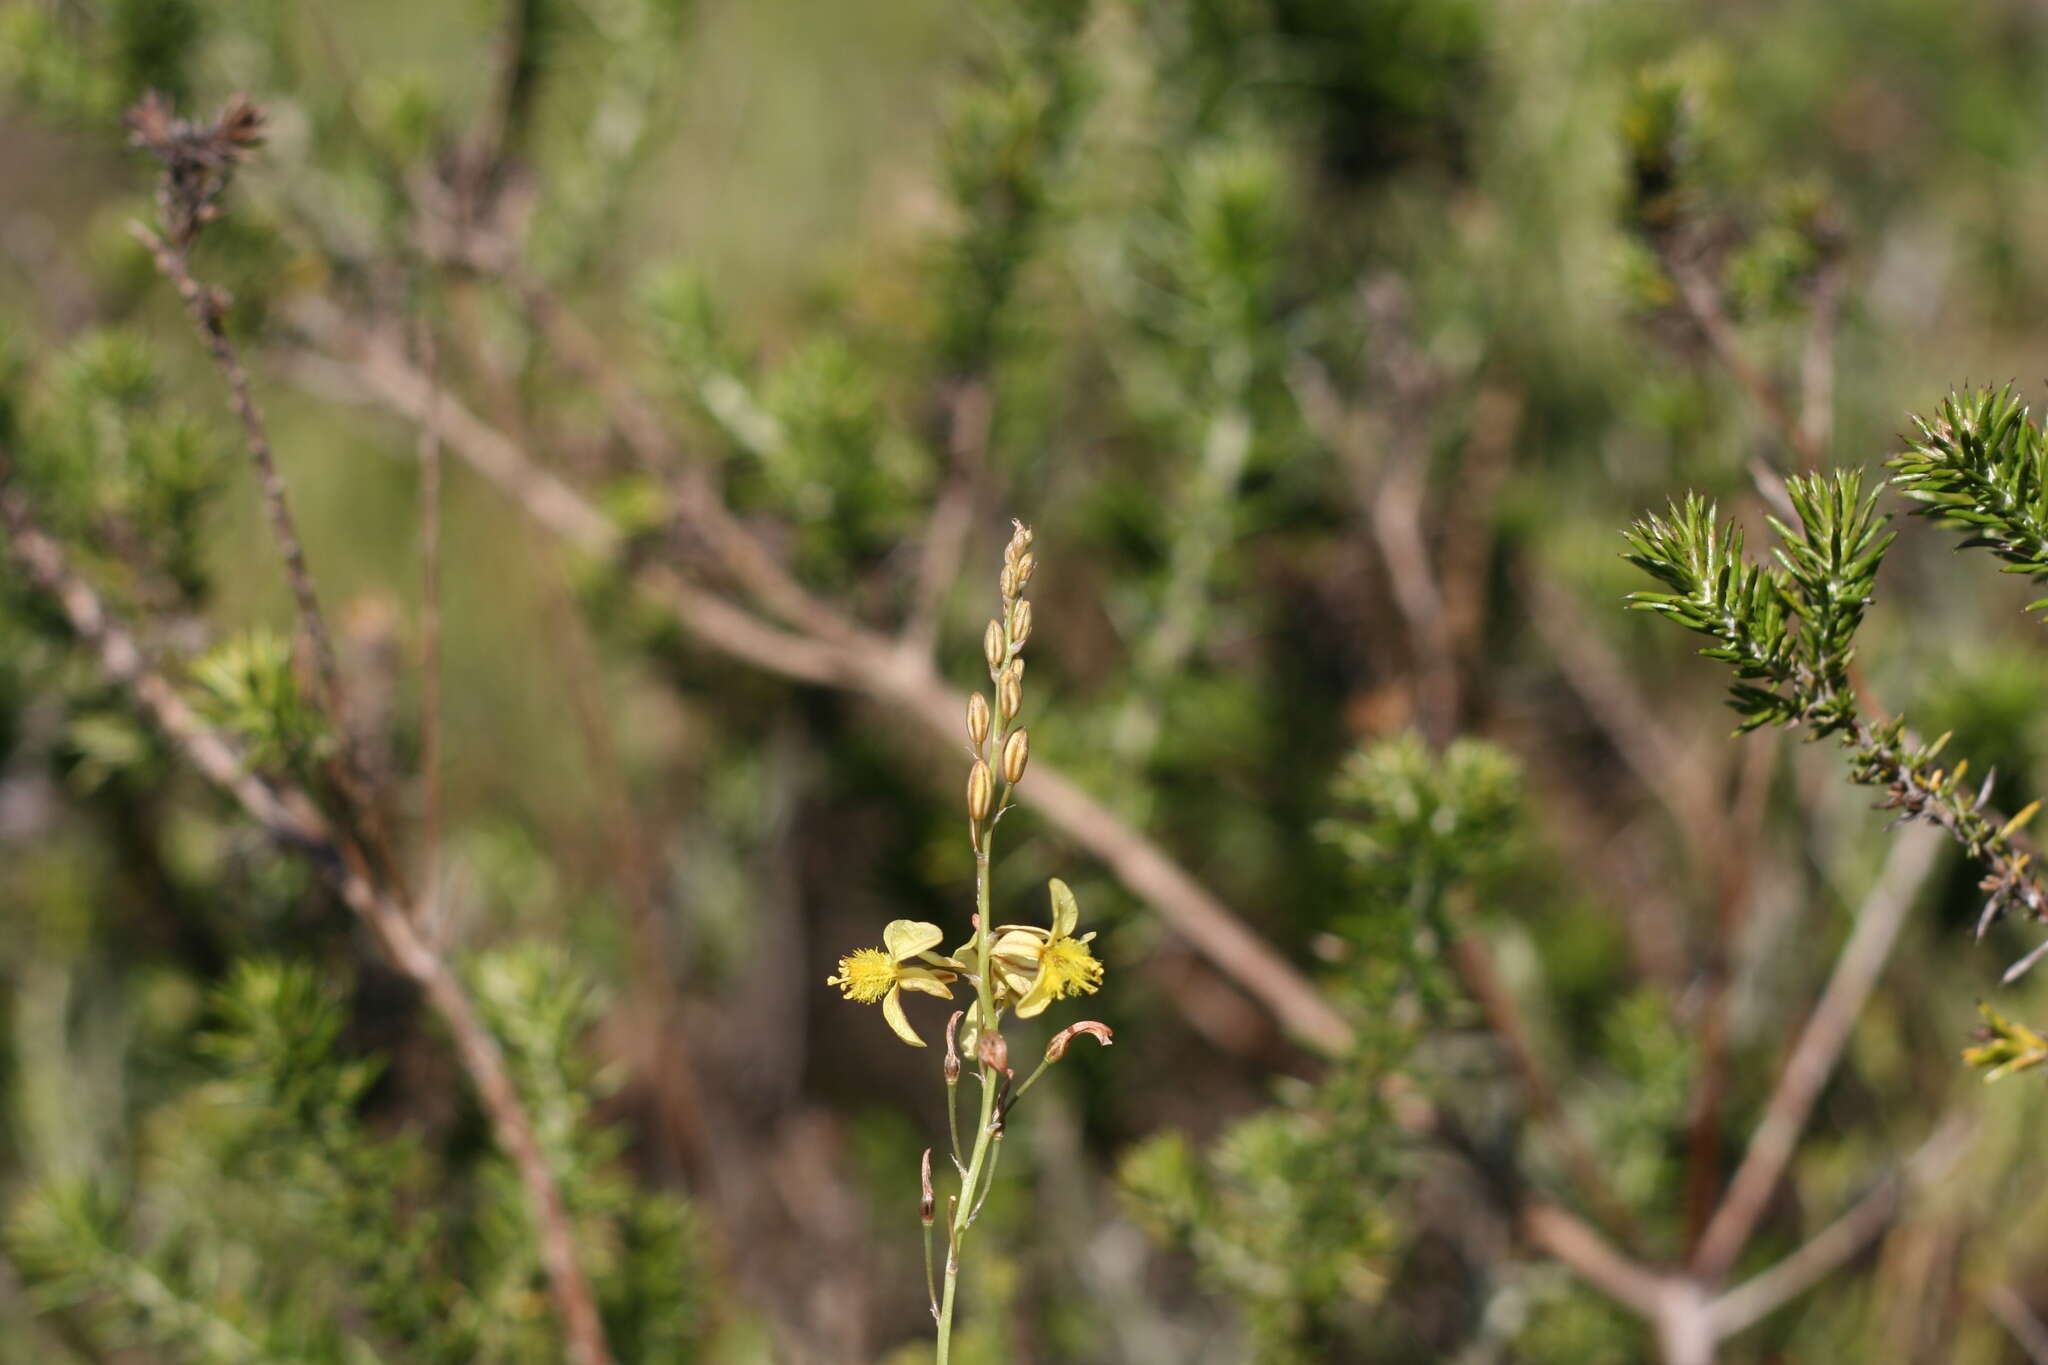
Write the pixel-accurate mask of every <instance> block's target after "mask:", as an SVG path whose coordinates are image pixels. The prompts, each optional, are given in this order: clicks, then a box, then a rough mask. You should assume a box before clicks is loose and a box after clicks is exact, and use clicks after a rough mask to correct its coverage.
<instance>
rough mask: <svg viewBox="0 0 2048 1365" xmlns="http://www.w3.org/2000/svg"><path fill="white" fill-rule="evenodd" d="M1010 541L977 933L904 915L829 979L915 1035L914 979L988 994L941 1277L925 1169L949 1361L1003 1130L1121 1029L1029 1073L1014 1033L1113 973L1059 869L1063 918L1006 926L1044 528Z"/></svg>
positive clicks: (961, 1058)
mask: <svg viewBox="0 0 2048 1365" xmlns="http://www.w3.org/2000/svg"><path fill="white" fill-rule="evenodd" d="M1014 526H1015V530H1014V532H1013V534H1012V535H1011V537H1010V541H1009V544H1008V545H1007V546H1005V547H1004V550H1003V568H1002V574H1001V577H1000V579H999V580H998V588H999V594H1000V597H1001V609H1000V610H999V611H998V612H997V613H996V615H995V616H993V617H992V618H990V620H989V623H988V626H987V627H986V629H984V631H983V632H982V660H983V662H984V663H985V664H987V666H988V679H989V684H990V687H991V689H992V691H993V694H994V696H995V705H994V707H993V708H991V706H990V705H989V701H988V698H987V696H985V695H984V694H982V693H979V692H977V693H975V694H974V695H973V696H972V697H970V698H968V702H967V713H966V732H967V749H968V753H969V755H970V759H971V761H970V763H969V765H968V770H967V784H966V793H965V794H966V806H967V831H968V840H969V842H970V844H971V845H972V847H973V849H974V923H973V929H974V932H973V936H972V937H971V938H970V939H969V940H968V941H967V942H966V943H964V944H962V945H961V946H960V947H958V948H956V949H954V950H953V951H952V952H950V953H947V952H942V951H940V948H939V945H940V944H941V943H942V942H943V940H944V932H943V931H942V930H941V929H940V928H939V927H938V926H937V925H934V924H926V923H922V922H919V921H913V920H896V921H894V922H892V923H891V924H890V925H889V926H888V927H887V928H886V929H885V930H884V931H883V935H882V938H883V946H882V947H881V948H862V949H859V950H856V951H855V952H852V953H849V954H848V955H847V956H845V957H842V958H841V959H840V960H839V970H838V972H837V973H836V974H834V975H832V976H830V977H827V978H826V984H828V985H832V986H837V987H839V988H840V991H841V993H842V994H843V995H844V996H845V997H846V998H847V999H849V1000H854V1001H858V1002H861V1003H863V1004H876V1003H879V1004H881V1006H882V1014H883V1018H884V1019H885V1021H886V1022H887V1023H888V1025H889V1027H890V1028H891V1029H892V1030H893V1031H894V1032H895V1033H896V1035H897V1036H898V1037H899V1038H901V1039H902V1040H903V1041H904V1042H906V1043H908V1044H909V1045H911V1046H912V1047H923V1046H924V1040H923V1039H922V1038H920V1037H919V1036H918V1034H917V1031H916V1029H915V1028H914V1027H912V1025H911V1023H910V1021H909V1019H908V1017H907V1016H906V1015H905V1013H904V1011H903V993H904V992H906V991H909V992H913V993H920V994H925V995H936V996H939V997H941V998H942V999H948V1000H950V999H952V998H953V991H952V983H954V982H956V981H961V980H963V979H964V980H965V981H967V982H969V983H971V984H972V986H973V989H974V1000H973V1002H972V1003H971V1004H970V1005H968V1007H967V1008H965V1009H958V1010H955V1011H954V1012H953V1014H952V1016H951V1017H950V1018H949V1019H948V1020H947V1022H946V1048H945V1053H944V1056H943V1059H942V1061H941V1063H940V1074H941V1076H942V1077H943V1078H944V1080H945V1084H946V1126H947V1133H948V1137H949V1138H950V1140H951V1153H952V1157H953V1168H954V1170H955V1171H956V1172H957V1173H958V1174H959V1177H960V1189H959V1192H958V1193H957V1194H950V1195H948V1196H947V1197H946V1203H945V1226H946V1261H945V1267H944V1271H943V1273H942V1274H941V1275H940V1276H939V1277H938V1280H937V1284H936V1285H935V1284H934V1279H933V1275H932V1269H931V1266H932V1249H931V1248H932V1235H931V1229H932V1224H933V1222H934V1221H935V1213H936V1210H937V1198H936V1196H935V1194H934V1192H933V1190H932V1184H931V1153H930V1151H929V1150H927V1151H926V1153H925V1156H924V1161H923V1164H922V1166H921V1167H920V1170H919V1181H920V1190H919V1201H918V1210H919V1217H920V1220H921V1222H922V1223H923V1225H924V1229H923V1231H924V1242H925V1268H926V1274H925V1287H926V1292H927V1294H928V1296H929V1297H930V1299H931V1310H932V1317H933V1319H934V1320H935V1321H936V1323H937V1326H938V1361H939V1365H947V1362H948V1360H949V1359H950V1357H951V1353H952V1342H953V1318H954V1312H955V1309H956V1307H957V1305H958V1302H959V1290H960V1258H961V1251H962V1248H963V1247H964V1246H965V1244H966V1241H967V1233H968V1230H969V1229H971V1228H972V1227H973V1226H974V1223H975V1220H976V1219H977V1218H978V1217H979V1216H980V1214H981V1210H982V1208H983V1207H984V1206H985V1205H986V1204H987V1203H988V1197H989V1193H990V1191H991V1190H992V1189H993V1188H994V1186H995V1172H996V1168H997V1166H998V1165H999V1164H1000V1163H1001V1160H1002V1151H1003V1133H1004V1129H1005V1126H1006V1125H1007V1123H1008V1121H1009V1114H1010V1109H1011V1108H1012V1106H1014V1105H1015V1104H1016V1102H1017V1101H1018V1100H1019V1099H1021V1098H1022V1097H1023V1095H1024V1093H1025V1092H1026V1091H1028V1090H1029V1089H1030V1088H1031V1087H1032V1085H1033V1084H1035V1083H1036V1082H1037V1080H1038V1078H1039V1077H1040V1076H1042V1075H1044V1073H1045V1071H1046V1068H1047V1067H1049V1066H1051V1065H1052V1064H1053V1063H1054V1062H1057V1061H1059V1060H1060V1058H1061V1057H1062V1056H1064V1055H1065V1053H1066V1048H1067V1044H1068V1042H1070V1041H1071V1040H1072V1039H1073V1037H1074V1036H1075V1035H1076V1034H1077V1033H1087V1034H1089V1035H1090V1036H1092V1037H1094V1038H1095V1039H1096V1041H1097V1042H1099V1043H1101V1044H1103V1045H1104V1046H1108V1044H1109V1041H1110V1032H1109V1028H1108V1027H1107V1026H1106V1025H1103V1024H1099V1023H1094V1022H1092V1021H1090V1022H1085V1023H1081V1024H1076V1025H1074V1026H1073V1027H1071V1028H1069V1029H1067V1030H1065V1031H1064V1032H1062V1033H1060V1034H1058V1035H1056V1036H1055V1037H1054V1038H1053V1040H1052V1041H1051V1043H1049V1044H1048V1045H1047V1047H1046V1049H1045V1054H1044V1058H1043V1060H1041V1061H1040V1062H1039V1064H1038V1067H1037V1069H1036V1070H1034V1071H1033V1072H1032V1073H1031V1076H1030V1078H1029V1079H1027V1080H1026V1081H1025V1082H1024V1083H1023V1084H1022V1085H1019V1084H1018V1083H1017V1073H1016V1072H1015V1071H1013V1070H1012V1069H1011V1067H1010V1044H1009V1040H1008V1039H1007V1038H1006V1037H1005V1036H1004V1035H1003V1032H1002V1022H1003V1015H1004V1013H1005V1012H1009V1013H1011V1014H1013V1015H1014V1016H1015V1017H1016V1018H1018V1019H1032V1018H1036V1017H1037V1016H1038V1015H1039V1014H1041V1013H1043V1012H1044V1011H1045V1010H1046V1008H1047V1007H1048V1006H1050V1005H1052V1004H1053V1003H1055V1002H1056V1001H1059V1000H1064V999H1068V998H1070V997H1072V996H1076V995H1088V994H1093V993H1094V991H1095V990H1096V989H1097V987H1099V986H1100V985H1101V983H1102V964H1101V963H1100V962H1098V961H1097V960H1096V959H1095V955H1094V953H1093V951H1092V950H1091V949H1090V948H1089V944H1090V942H1091V941H1092V940H1093V939H1094V937H1095V935H1094V934H1092V933H1087V934H1082V933H1077V932H1076V930H1077V929H1078V927H1079V921H1080V914H1081V910H1080V905H1079V903H1078V902H1077V901H1076V899H1075V897H1074V893H1073V891H1072V889H1071V888H1069V887H1068V886H1067V884H1066V883H1065V882H1063V881H1060V880H1059V879H1057V878H1054V879H1053V881H1052V882H1051V884H1050V886H1049V888H1048V889H1049V891H1050V893H1051V919H1052V924H1051V927H1050V928H1046V927H1041V926H1039V925H1031V924H996V923H995V904H994V897H993V894H992V889H991V884H990V883H991V875H992V874H991V853H992V848H993V845H994V841H995V830H996V825H997V824H998V823H999V822H1000V821H1001V820H1002V818H1003V815H1004V813H1005V812H1006V811H1008V810H1009V808H1010V805H1011V802H1012V799H1013V797H1014V795H1015V792H1016V789H1017V785H1018V784H1019V783H1021V782H1022V781H1023V780H1024V774H1025V770H1026V768H1027V767H1028V766H1029V764H1030V759H1031V736H1030V733H1029V732H1028V731H1027V730H1026V729H1025V728H1024V727H1023V726H1022V725H1020V724H1019V723H1018V717H1019V716H1020V715H1021V714H1022V712H1023V709H1024V660H1023V657H1022V655H1023V650H1024V645H1025V642H1026V641H1027V640H1028V639H1030V637H1031V633H1032V629H1033V620H1032V607H1031V603H1030V601H1029V600H1028V599H1026V598H1025V597H1024V589H1025V588H1026V586H1028V585H1029V584H1030V582H1031V576H1032V574H1033V572H1035V571H1036V569H1037V567H1038V559H1037V556H1036V555H1034V554H1032V553H1031V540H1032V535H1031V529H1030V528H1029V527H1027V526H1025V525H1023V524H1022V523H1021V522H1018V523H1014ZM970 1064H971V1065H972V1066H973V1068H974V1078H975V1080H976V1081H978V1082H979V1083H980V1085H981V1103H980V1107H979V1110H978V1112H977V1114H976V1117H975V1121H974V1129H973V1133H972V1145H971V1146H970V1147H968V1148H967V1149H966V1150H965V1153H964V1154H963V1150H962V1145H961V1137H960V1106H959V1088H960V1078H961V1074H962V1072H963V1071H964V1070H965V1069H966V1066H967V1065H970Z"/></svg>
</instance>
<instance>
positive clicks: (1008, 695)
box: [996, 670, 1024, 725]
mask: <svg viewBox="0 0 2048 1365" xmlns="http://www.w3.org/2000/svg"><path fill="white" fill-rule="evenodd" d="M1023 709H1024V683H1023V680H1022V678H1021V676H1020V675H1019V674H1016V673H1013V672H1010V671H1008V670H1005V671H1004V673H1003V680H1002V681H1001V682H999V683H997V684H996V714H997V715H998V716H1000V717H1002V722H1003V724H1004V725H1008V724H1009V723H1010V722H1011V721H1013V720H1015V719H1016V718H1017V713H1018V712H1019V711H1021V710H1023Z"/></svg>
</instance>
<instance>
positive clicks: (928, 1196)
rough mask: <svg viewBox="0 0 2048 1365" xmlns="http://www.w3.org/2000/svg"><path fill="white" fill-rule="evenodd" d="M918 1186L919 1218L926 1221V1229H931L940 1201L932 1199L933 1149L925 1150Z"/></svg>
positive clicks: (919, 1167) (919, 1170)
mask: <svg viewBox="0 0 2048 1365" xmlns="http://www.w3.org/2000/svg"><path fill="white" fill-rule="evenodd" d="M917 1186H918V1202H917V1216H918V1217H919V1218H921V1219H923V1220H924V1225H925V1226H926V1227H930V1226H931V1225H932V1214H933V1213H935V1212H936V1211H937V1208H936V1206H937V1203H938V1201H937V1200H935V1199H933V1198H932V1149H931V1148H929V1147H927V1148H925V1149H924V1160H923V1161H922V1162H921V1163H920V1164H919V1166H918V1172H917Z"/></svg>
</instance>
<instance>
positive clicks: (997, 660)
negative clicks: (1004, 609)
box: [981, 621, 1003, 673]
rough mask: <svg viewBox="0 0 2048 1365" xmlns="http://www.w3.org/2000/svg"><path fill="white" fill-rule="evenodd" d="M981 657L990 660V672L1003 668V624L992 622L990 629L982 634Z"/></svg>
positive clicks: (989, 624) (989, 625)
mask: <svg viewBox="0 0 2048 1365" xmlns="http://www.w3.org/2000/svg"><path fill="white" fill-rule="evenodd" d="M981 657H982V658H984V659H987V660H988V671H989V672H991V673H993V672H995V671H996V670H997V669H999V668H1001V667H1002V666H1003V623H1002V622H1001V621H991V622H989V623H988V629H987V630H985V631H983V632H982V633H981Z"/></svg>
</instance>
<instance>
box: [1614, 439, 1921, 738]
mask: <svg viewBox="0 0 2048 1365" xmlns="http://www.w3.org/2000/svg"><path fill="white" fill-rule="evenodd" d="M1786 492H1787V494H1788V495H1789V497H1790V499H1791V503H1792V507H1793V510H1794V511H1795V512H1797V513H1798V517H1799V526H1798V528H1797V529H1794V528H1793V527H1790V526H1787V525H1786V524H1784V523H1783V522H1781V521H1779V520H1778V519H1777V518H1775V517H1773V518H1771V527H1772V529H1773V530H1775V531H1776V532H1777V534H1778V542H1779V543H1778V545H1777V547H1776V550H1775V557H1776V559H1777V561H1778V563H1777V565H1776V566H1775V567H1772V566H1767V565H1759V564H1754V563H1751V562H1749V561H1748V560H1746V559H1745V558H1744V557H1743V543H1742V532H1741V531H1740V530H1739V529H1737V528H1736V527H1735V526H1734V525H1733V524H1728V525H1720V524H1718V522H1719V517H1718V514H1717V512H1716V509H1715V508H1714V507H1713V506H1711V505H1710V504H1708V503H1706V502H1704V501H1702V500H1701V499H1700V498H1698V497H1697V496H1688V497H1687V498H1686V499H1685V501H1684V502H1682V503H1674V504H1673V505H1672V508H1671V510H1670V512H1669V514H1668V515H1666V516H1663V517H1656V516H1652V517H1647V518H1645V519H1644V520H1642V521H1640V522H1638V523H1637V524H1636V525H1635V527H1633V528H1632V529H1631V530H1630V531H1629V533H1628V542H1629V554H1628V559H1629V562H1630V563H1632V564H1634V565H1636V566H1637V567H1638V568H1640V569H1642V570H1643V571H1644V572H1646V573H1648V574H1649V575H1650V576H1651V577H1653V578H1655V579H1657V580H1658V581H1659V582H1661V583H1664V584H1666V585H1667V586H1668V587H1670V588H1671V589H1672V591H1670V592H1665V593H1659V592H1638V593H1632V594H1630V596H1629V603H1630V605H1631V606H1634V607H1636V608H1638V609H1640V610H1643V611H1654V612H1657V613H1659V614H1661V615H1663V616H1667V617H1669V618H1670V619H1672V620H1674V621H1676V622H1678V623H1679V624H1680V625H1682V626H1684V627H1686V628H1687V629H1688V630H1694V631H1697V632H1699V633H1700V634H1702V635H1705V636H1708V637H1709V638H1711V639H1713V640H1714V641H1715V643H1714V644H1713V645H1712V646H1710V647H1709V648H1707V649H1703V650H1701V651H1700V652H1701V653H1702V654H1704V655H1705V656H1706V657H1708V658H1710V659H1719V660H1721V661H1722V662H1724V663H1726V664H1728V665H1729V666H1730V667H1732V668H1733V669H1734V670H1735V676H1736V679H1737V681H1736V683H1735V684H1734V685H1733V687H1731V689H1730V697H1729V704H1730V705H1731V706H1733V707H1734V708H1735V710H1736V711H1737V712H1738V713H1739V714H1740V715H1741V716H1742V726H1741V729H1742V730H1744V731H1748V730H1753V729H1755V728H1756V727H1758V726H1760V725H1795V724H1804V725H1807V726H1810V727H1811V728H1812V730H1813V733H1814V735H1815V737H1819V736H1822V735H1831V734H1835V733H1838V732H1840V731H1842V730H1845V729H1848V728H1850V727H1851V726H1853V725H1854V724H1855V721H1856V703H1855V697H1854V695H1853V692H1852V690H1851V688H1850V686H1849V665H1850V662H1851V660H1852V659H1853V658H1854V656H1855V650H1854V648H1853V642H1854V640H1855V636H1856V629H1857V627H1858V626H1860V625H1862V623H1863V611H1864V608H1865V607H1866V606H1867V605H1869V602H1870V594H1871V591H1872V589H1873V588H1874V586H1875V585H1876V582H1877V569H1878V565H1879V564H1881V563H1882V562H1883V560H1884V553H1885V551H1886V550H1887V549H1888V548H1890V546H1891V543H1892V539H1893V536H1894V534H1895V533H1894V532H1891V531H1887V530H1886V529H1884V524H1885V521H1886V518H1885V517H1883V516H1881V515H1879V513H1878V512H1877V497H1876V495H1875V494H1872V495H1870V496H1868V497H1866V496H1864V494H1863V483H1862V476H1861V475H1860V474H1857V473H1855V472H1853V471H1852V472H1846V473H1838V474H1835V475H1833V476H1831V477H1822V476H1820V475H1811V476H1806V477H1801V478H1794V479H1791V480H1789V481H1788V482H1787V483H1786Z"/></svg>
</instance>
